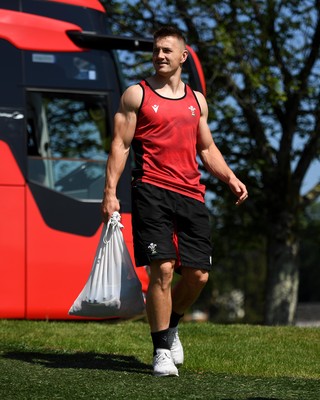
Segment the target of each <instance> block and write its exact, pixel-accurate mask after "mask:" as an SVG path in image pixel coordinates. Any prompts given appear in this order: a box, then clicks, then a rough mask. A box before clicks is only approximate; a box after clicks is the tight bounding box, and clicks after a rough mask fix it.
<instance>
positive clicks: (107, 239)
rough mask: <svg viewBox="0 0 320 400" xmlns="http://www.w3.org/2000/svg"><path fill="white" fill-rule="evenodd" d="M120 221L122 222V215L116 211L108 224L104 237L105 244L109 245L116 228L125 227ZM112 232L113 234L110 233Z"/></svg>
mask: <svg viewBox="0 0 320 400" xmlns="http://www.w3.org/2000/svg"><path fill="white" fill-rule="evenodd" d="M120 221H121V215H120V214H119V213H118V211H115V212H114V213H113V214H112V216H111V218H110V219H109V221H108V223H107V227H106V232H105V234H104V236H103V243H104V244H108V243H109V242H110V239H111V236H112V233H113V231H114V230H115V228H116V227H118V228H123V225H122V223H121V222H120ZM110 230H111V231H112V232H111V233H110V232H109V231H110Z"/></svg>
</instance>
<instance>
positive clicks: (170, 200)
mask: <svg viewBox="0 0 320 400" xmlns="http://www.w3.org/2000/svg"><path fill="white" fill-rule="evenodd" d="M132 230H133V242H134V255H135V262H136V265H137V266H145V265H150V263H151V261H152V260H171V259H175V260H177V262H176V265H177V267H191V268H197V269H205V270H211V264H212V262H211V256H212V248H211V240H210V225H209V214H208V210H207V208H206V206H205V204H204V203H202V202H200V201H198V200H195V199H192V198H190V197H187V196H183V195H181V194H179V193H176V192H173V191H170V190H166V189H162V188H160V187H157V186H155V185H150V184H148V183H143V182H141V181H137V182H134V183H133V186H132Z"/></svg>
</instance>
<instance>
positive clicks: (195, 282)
mask: <svg viewBox="0 0 320 400" xmlns="http://www.w3.org/2000/svg"><path fill="white" fill-rule="evenodd" d="M182 276H183V279H185V282H186V283H187V284H188V285H189V286H190V287H198V288H203V287H204V286H205V285H206V283H207V282H208V279H209V272H208V271H206V270H202V269H193V268H184V269H183V270H182Z"/></svg>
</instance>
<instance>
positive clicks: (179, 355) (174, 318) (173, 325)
mask: <svg viewBox="0 0 320 400" xmlns="http://www.w3.org/2000/svg"><path fill="white" fill-rule="evenodd" d="M181 273H182V276H181V279H180V281H179V282H178V283H177V284H176V286H175V288H174V290H173V299H172V313H171V317H170V324H169V336H168V337H169V346H170V351H171V356H172V359H173V362H174V363H175V365H181V364H183V361H184V352H183V347H182V344H181V342H180V338H179V333H178V323H179V321H180V319H181V318H182V317H183V315H184V313H185V311H186V310H187V309H188V308H189V307H190V306H192V304H193V303H194V302H195V301H196V300H197V298H198V297H199V295H200V293H201V291H202V289H203V288H204V286H205V284H206V283H207V281H208V277H209V273H208V271H205V270H197V269H193V268H183V269H182V271H181Z"/></svg>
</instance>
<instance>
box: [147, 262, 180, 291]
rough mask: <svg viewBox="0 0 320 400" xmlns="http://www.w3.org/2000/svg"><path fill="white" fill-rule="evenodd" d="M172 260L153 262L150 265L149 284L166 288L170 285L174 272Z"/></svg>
mask: <svg viewBox="0 0 320 400" xmlns="http://www.w3.org/2000/svg"><path fill="white" fill-rule="evenodd" d="M174 264H175V261H174V260H168V261H162V260H161V261H160V260H157V261H153V262H152V263H151V265H150V283H157V284H160V286H161V287H163V288H166V287H168V286H170V285H171V282H172V279H173V271H174Z"/></svg>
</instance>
